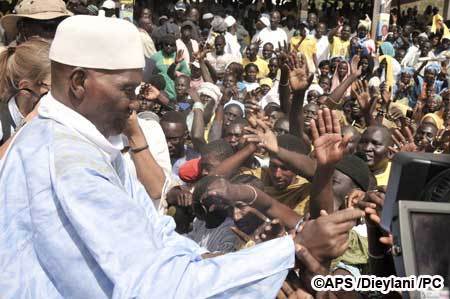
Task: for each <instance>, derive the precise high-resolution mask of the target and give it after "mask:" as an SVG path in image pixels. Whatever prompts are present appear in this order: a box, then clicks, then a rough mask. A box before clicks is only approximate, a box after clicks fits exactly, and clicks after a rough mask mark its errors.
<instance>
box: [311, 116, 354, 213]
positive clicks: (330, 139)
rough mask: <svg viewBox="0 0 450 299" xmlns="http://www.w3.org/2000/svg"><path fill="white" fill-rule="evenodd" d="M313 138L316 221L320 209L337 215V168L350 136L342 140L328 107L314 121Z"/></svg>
mask: <svg viewBox="0 0 450 299" xmlns="http://www.w3.org/2000/svg"><path fill="white" fill-rule="evenodd" d="M311 135H312V138H313V140H314V150H315V153H316V159H317V170H316V173H315V175H314V179H313V183H312V186H311V200H310V213H311V218H313V219H315V218H317V217H319V216H320V211H321V210H325V211H326V212H327V213H328V214H331V213H333V212H334V196H333V181H332V177H333V173H334V165H335V164H336V163H337V162H339V161H340V160H341V159H342V158H343V156H344V153H345V150H346V147H347V143H348V141H349V140H350V137H349V136H344V137H342V135H341V125H340V124H339V118H338V116H337V114H336V112H335V111H330V110H329V109H327V108H325V109H323V110H319V116H318V119H317V122H316V121H314V120H312V121H311Z"/></svg>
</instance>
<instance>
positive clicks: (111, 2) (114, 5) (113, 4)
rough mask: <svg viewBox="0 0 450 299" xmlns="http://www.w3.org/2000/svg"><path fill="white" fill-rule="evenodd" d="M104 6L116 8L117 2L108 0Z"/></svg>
mask: <svg viewBox="0 0 450 299" xmlns="http://www.w3.org/2000/svg"><path fill="white" fill-rule="evenodd" d="M102 8H106V9H114V8H116V4H115V3H114V1H112V0H106V1H105V2H103V4H102Z"/></svg>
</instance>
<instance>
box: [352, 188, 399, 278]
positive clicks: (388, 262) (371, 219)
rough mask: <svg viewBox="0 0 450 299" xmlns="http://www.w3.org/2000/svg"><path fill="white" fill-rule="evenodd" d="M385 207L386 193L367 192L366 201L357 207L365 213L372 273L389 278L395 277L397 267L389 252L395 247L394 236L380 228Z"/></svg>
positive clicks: (359, 203) (360, 202)
mask: <svg viewBox="0 0 450 299" xmlns="http://www.w3.org/2000/svg"><path fill="white" fill-rule="evenodd" d="M383 205H384V192H378V191H369V192H367V193H366V195H365V197H364V200H362V201H359V202H358V203H357V206H358V207H359V208H360V209H361V210H363V211H364V212H365V218H366V225H367V238H368V243H369V267H370V273H372V274H374V275H377V276H380V277H388V276H390V275H393V274H394V275H395V267H394V262H393V259H392V254H391V253H389V252H388V251H389V249H390V248H391V247H392V245H393V239H392V235H391V234H387V233H385V232H384V231H383V230H382V228H381V226H380V223H381V217H380V215H381V212H382V210H383Z"/></svg>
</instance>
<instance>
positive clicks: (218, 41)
mask: <svg viewBox="0 0 450 299" xmlns="http://www.w3.org/2000/svg"><path fill="white" fill-rule="evenodd" d="M225 46H226V41H225V37H224V36H223V35H218V36H216V38H215V39H214V47H215V51H214V52H212V53H208V54H206V61H207V62H208V63H209V64H211V66H212V67H213V68H214V69H215V70H216V72H217V74H218V75H219V77H221V76H222V75H223V73H224V72H225V68H226V66H227V65H229V64H230V63H232V62H238V63H240V62H241V59H240V58H239V57H235V56H233V55H232V54H230V53H225Z"/></svg>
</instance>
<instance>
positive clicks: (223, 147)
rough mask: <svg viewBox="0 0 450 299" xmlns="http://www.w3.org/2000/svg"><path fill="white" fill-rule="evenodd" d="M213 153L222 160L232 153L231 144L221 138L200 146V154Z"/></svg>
mask: <svg viewBox="0 0 450 299" xmlns="http://www.w3.org/2000/svg"><path fill="white" fill-rule="evenodd" d="M210 154H212V155H214V157H216V158H217V159H218V160H220V161H224V160H225V159H227V158H229V157H231V156H232V155H233V154H234V151H233V148H232V147H231V145H230V144H229V143H228V142H226V141H225V140H223V139H219V140H214V141H212V142H210V143H208V144H205V145H204V146H203V147H202V156H207V155H210Z"/></svg>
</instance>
